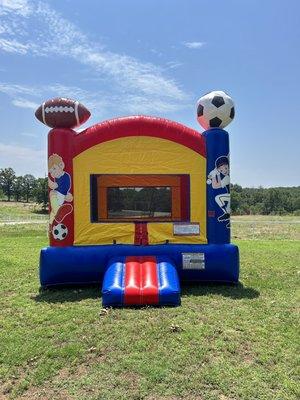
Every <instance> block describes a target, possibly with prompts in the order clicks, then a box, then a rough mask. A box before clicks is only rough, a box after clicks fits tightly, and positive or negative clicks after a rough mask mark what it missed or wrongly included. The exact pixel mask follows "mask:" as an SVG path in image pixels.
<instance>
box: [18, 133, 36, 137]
mask: <svg viewBox="0 0 300 400" xmlns="http://www.w3.org/2000/svg"><path fill="white" fill-rule="evenodd" d="M20 135H21V136H25V137H31V138H36V137H38V135H37V134H35V133H31V132H21V133H20Z"/></svg>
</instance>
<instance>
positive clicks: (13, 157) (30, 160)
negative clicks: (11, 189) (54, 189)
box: [0, 142, 47, 177]
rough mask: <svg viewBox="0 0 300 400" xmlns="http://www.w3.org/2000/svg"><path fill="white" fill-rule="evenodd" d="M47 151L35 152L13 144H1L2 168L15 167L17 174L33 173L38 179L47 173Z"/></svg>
mask: <svg viewBox="0 0 300 400" xmlns="http://www.w3.org/2000/svg"><path fill="white" fill-rule="evenodd" d="M46 154H47V153H46V149H41V150H35V149H32V148H29V147H23V146H19V145H13V144H5V143H1V142H0V158H1V166H5V167H9V166H13V168H14V170H15V171H16V173H17V174H22V175H23V174H26V173H31V174H33V175H35V176H37V177H40V176H44V175H45V172H46V171H47V165H46V158H47V157H46Z"/></svg>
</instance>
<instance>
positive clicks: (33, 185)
mask: <svg viewBox="0 0 300 400" xmlns="http://www.w3.org/2000/svg"><path fill="white" fill-rule="evenodd" d="M0 198H1V199H3V200H4V199H5V200H7V201H12V200H13V201H22V202H23V201H24V202H27V203H28V202H30V201H34V202H36V203H38V204H41V206H42V209H43V210H46V209H47V208H48V177H45V178H35V177H34V176H33V175H30V174H26V175H23V176H17V175H16V173H15V171H14V170H13V169H12V168H1V169H0Z"/></svg>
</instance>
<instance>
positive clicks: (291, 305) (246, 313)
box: [0, 217, 300, 400]
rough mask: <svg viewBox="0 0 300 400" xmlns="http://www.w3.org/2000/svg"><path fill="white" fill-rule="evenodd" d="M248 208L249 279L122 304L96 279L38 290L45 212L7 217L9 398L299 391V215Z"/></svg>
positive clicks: (1, 245)
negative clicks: (272, 218)
mask: <svg viewBox="0 0 300 400" xmlns="http://www.w3.org/2000/svg"><path fill="white" fill-rule="evenodd" d="M245 219H247V217H246V218H244V219H243V218H242V219H239V218H236V219H235V222H234V223H233V237H234V241H235V243H237V244H238V245H239V247H240V253H241V284H240V285H238V286H236V287H235V286H215V285H203V286H193V287H190V286H189V287H188V286H187V287H183V293H182V306H181V307H178V308H143V309H114V310H111V309H110V310H102V309H101V298H100V290H99V288H95V287H91V288H81V289H79V288H77V289H74V288H73V289H63V290H51V291H49V290H48V291H43V292H39V281H38V271H37V265H38V257H39V251H40V248H41V247H42V246H45V245H47V238H46V228H45V224H38V225H37V224H35V225H30V224H27V225H22V226H19V225H7V226H6V225H5V226H0V291H1V297H0V310H1V312H0V344H1V352H0V399H54V400H56V399H64V400H68V399H83V400H84V399H91V400H93V399H103V400H106V399H107V400H110V399H130V400H131V399H132V400H138V399H147V400H178V399H190V400H215V399H217V400H246V399H247V400H248V399H249V400H250V399H251V400H253V399H278V400H285V399H286V400H293V399H298V398H299V396H300V391H299V386H297V379H298V375H299V370H297V364H298V365H299V358H298V355H297V354H299V316H298V314H297V311H298V310H299V309H298V310H297V307H298V306H299V296H297V288H298V287H299V277H300V246H299V242H298V241H297V238H299V228H300V224H299V223H298V224H297V223H295V222H296V218H294V219H292V220H291V221H292V222H294V224H292V228H291V229H290V230H288V229H286V228H280V227H279V228H278V226H277V224H270V222H268V221H264V222H262V221H261V220H262V219H263V218H262V219H261V218H260V228H259V232H260V233H259V234H256V233H255V229H258V228H257V226H258V224H254V227H252V228H249V224H247V223H244V222H243V221H244V220H245ZM284 221H285V223H283V224H282V226H284V225H290V222H291V221H288V220H287V219H285V220H284ZM250 225H251V223H250ZM270 225H271V226H272V227H273V228H268V227H269V226H270ZM280 226H281V225H280ZM253 229H254V231H253ZM270 229H271V233H270ZM282 230H284V234H283V233H282ZM253 232H254V233H253ZM250 233H251V235H252V236H251V235H250Z"/></svg>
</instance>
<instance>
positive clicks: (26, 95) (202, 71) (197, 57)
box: [0, 0, 300, 186]
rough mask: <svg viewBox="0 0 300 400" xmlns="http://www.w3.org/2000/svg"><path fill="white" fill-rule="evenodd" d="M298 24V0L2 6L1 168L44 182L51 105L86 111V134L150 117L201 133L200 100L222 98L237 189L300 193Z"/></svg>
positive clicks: (5, 0)
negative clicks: (38, 115) (38, 113)
mask: <svg viewBox="0 0 300 400" xmlns="http://www.w3.org/2000/svg"><path fill="white" fill-rule="evenodd" d="M299 15H300V2H299V0H286V1H285V2H282V1H279V0H263V1H262V0H226V1H224V0H206V1H204V0H180V1H178V0H126V1H125V0H85V1H80V0H59V1H58V0H53V1H39V0H35V1H31V0H11V1H10V0H0V115H1V127H0V168H1V167H7V166H12V167H13V168H14V169H15V171H16V172H17V174H25V173H33V174H34V175H36V176H43V175H44V174H45V171H46V143H47V131H48V129H47V127H45V126H43V125H42V124H41V123H40V122H38V121H37V120H36V119H35V118H34V110H35V109H36V108H37V107H38V106H39V105H40V104H41V103H42V102H43V101H44V100H45V99H48V98H52V97H56V96H67V97H72V98H75V99H76V100H79V101H81V102H82V103H83V104H85V105H86V106H87V107H88V108H89V109H90V111H91V112H92V117H91V118H90V120H89V121H88V122H87V123H86V124H85V125H84V127H86V126H89V125H92V124H94V123H97V122H99V121H101V120H104V119H108V118H113V117H116V116H122V115H132V114H147V115H157V116H162V117H166V118H169V119H172V120H176V121H179V122H181V123H183V124H186V125H188V126H190V127H192V128H196V129H198V130H199V131H201V130H202V129H201V127H200V126H199V125H198V124H197V121H196V112H195V104H196V101H197V99H198V98H199V97H200V96H201V95H203V94H204V93H206V92H208V91H210V90H225V91H226V92H228V93H229V94H230V95H231V97H232V98H233V100H234V101H235V104H236V118H235V120H234V121H233V123H232V124H231V125H229V126H228V127H227V130H228V132H229V133H230V140H231V180H232V182H234V183H239V184H241V185H243V186H259V185H263V186H295V185H299V181H300V179H299V176H300V167H299V164H300V163H299V149H300V139H299V133H300V132H299V126H300V95H299V93H300V78H299V76H300V24H299Z"/></svg>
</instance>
